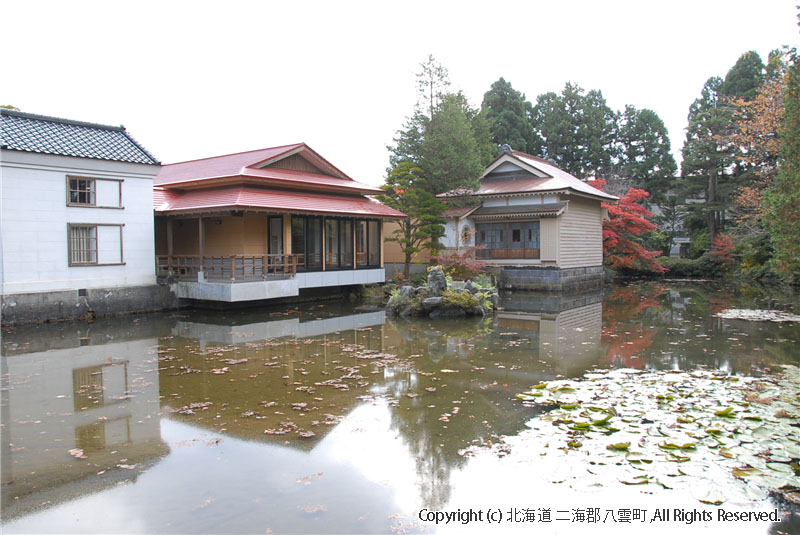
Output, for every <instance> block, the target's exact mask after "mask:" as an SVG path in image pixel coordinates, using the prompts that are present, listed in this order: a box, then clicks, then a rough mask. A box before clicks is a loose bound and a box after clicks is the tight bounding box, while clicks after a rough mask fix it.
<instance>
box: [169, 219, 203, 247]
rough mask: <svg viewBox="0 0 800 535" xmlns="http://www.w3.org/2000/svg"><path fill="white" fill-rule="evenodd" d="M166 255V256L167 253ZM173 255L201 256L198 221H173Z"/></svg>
mask: <svg viewBox="0 0 800 535" xmlns="http://www.w3.org/2000/svg"><path fill="white" fill-rule="evenodd" d="M165 250H166V247H165ZM164 254H166V252H165V253H164ZM172 254H175V255H196V254H200V241H199V238H198V234H197V219H175V220H174V221H173V223H172Z"/></svg>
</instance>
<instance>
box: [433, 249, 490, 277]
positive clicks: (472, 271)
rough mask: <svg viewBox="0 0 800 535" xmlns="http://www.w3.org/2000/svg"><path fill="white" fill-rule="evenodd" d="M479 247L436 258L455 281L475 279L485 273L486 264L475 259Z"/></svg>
mask: <svg viewBox="0 0 800 535" xmlns="http://www.w3.org/2000/svg"><path fill="white" fill-rule="evenodd" d="M477 249H479V248H478V247H468V248H467V249H465V250H463V251H452V252H448V253H447V254H443V255H441V256H437V257H434V258H433V260H434V261H436V262H437V263H438V264H439V265H440V266H441V267H442V269H443V270H444V272H445V273H446V274H447V275H450V276H451V277H453V279H454V280H466V279H474V278H476V277H477V276H478V275H480V274H482V273H484V269H485V268H486V262H484V261H483V260H478V259H477V258H475V251H476V250H477Z"/></svg>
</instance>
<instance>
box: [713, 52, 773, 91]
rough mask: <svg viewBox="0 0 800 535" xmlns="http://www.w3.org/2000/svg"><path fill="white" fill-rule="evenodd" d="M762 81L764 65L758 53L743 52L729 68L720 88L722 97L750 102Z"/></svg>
mask: <svg viewBox="0 0 800 535" xmlns="http://www.w3.org/2000/svg"><path fill="white" fill-rule="evenodd" d="M763 81H764V63H763V62H762V61H761V57H760V56H759V55H758V53H756V52H753V51H752V50H751V51H749V52H745V53H744V54H742V55H741V56H740V57H739V59H738V60H737V61H736V64H735V65H734V66H733V67H731V69H730V70H729V71H728V74H726V75H725V80H724V81H723V83H722V86H721V87H720V90H719V92H720V95H722V96H723V97H740V98H743V99H745V100H752V99H753V97H755V96H756V90H757V89H758V86H760V85H761V83H762V82H763Z"/></svg>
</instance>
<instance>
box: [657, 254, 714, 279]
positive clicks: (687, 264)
mask: <svg viewBox="0 0 800 535" xmlns="http://www.w3.org/2000/svg"><path fill="white" fill-rule="evenodd" d="M658 261H659V262H660V263H661V265H662V266H664V267H665V268H667V272H666V273H665V274H664V276H666V277H685V278H692V279H700V278H713V277H719V276H720V275H722V269H721V268H720V265H719V264H718V263H717V262H714V259H713V258H711V254H710V253H704V254H703V255H701V256H700V258H679V257H677V256H665V257H658Z"/></svg>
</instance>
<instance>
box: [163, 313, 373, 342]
mask: <svg viewBox="0 0 800 535" xmlns="http://www.w3.org/2000/svg"><path fill="white" fill-rule="evenodd" d="M192 319H193V321H182V320H178V321H177V322H176V324H175V327H174V329H173V333H174V334H176V335H179V336H185V337H187V338H192V339H194V340H197V341H199V342H201V343H202V344H206V343H209V342H216V343H222V344H242V343H257V342H263V341H264V340H271V339H275V338H283V337H294V338H307V337H311V336H321V335H325V334H331V333H335V332H340V331H351V330H355V329H363V328H365V327H373V326H380V325H383V324H384V322H385V321H386V312H384V311H383V310H379V311H376V312H366V313H361V314H351V315H347V316H334V317H331V318H324V319H315V320H307V321H300V318H297V317H295V318H289V319H284V320H271V321H261V322H255V323H245V324H237V325H230V324H215V323H213V319H212V318H209V320H210V321H209V322H205V321H203V320H200V319H199V318H197V317H193V318H192Z"/></svg>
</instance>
